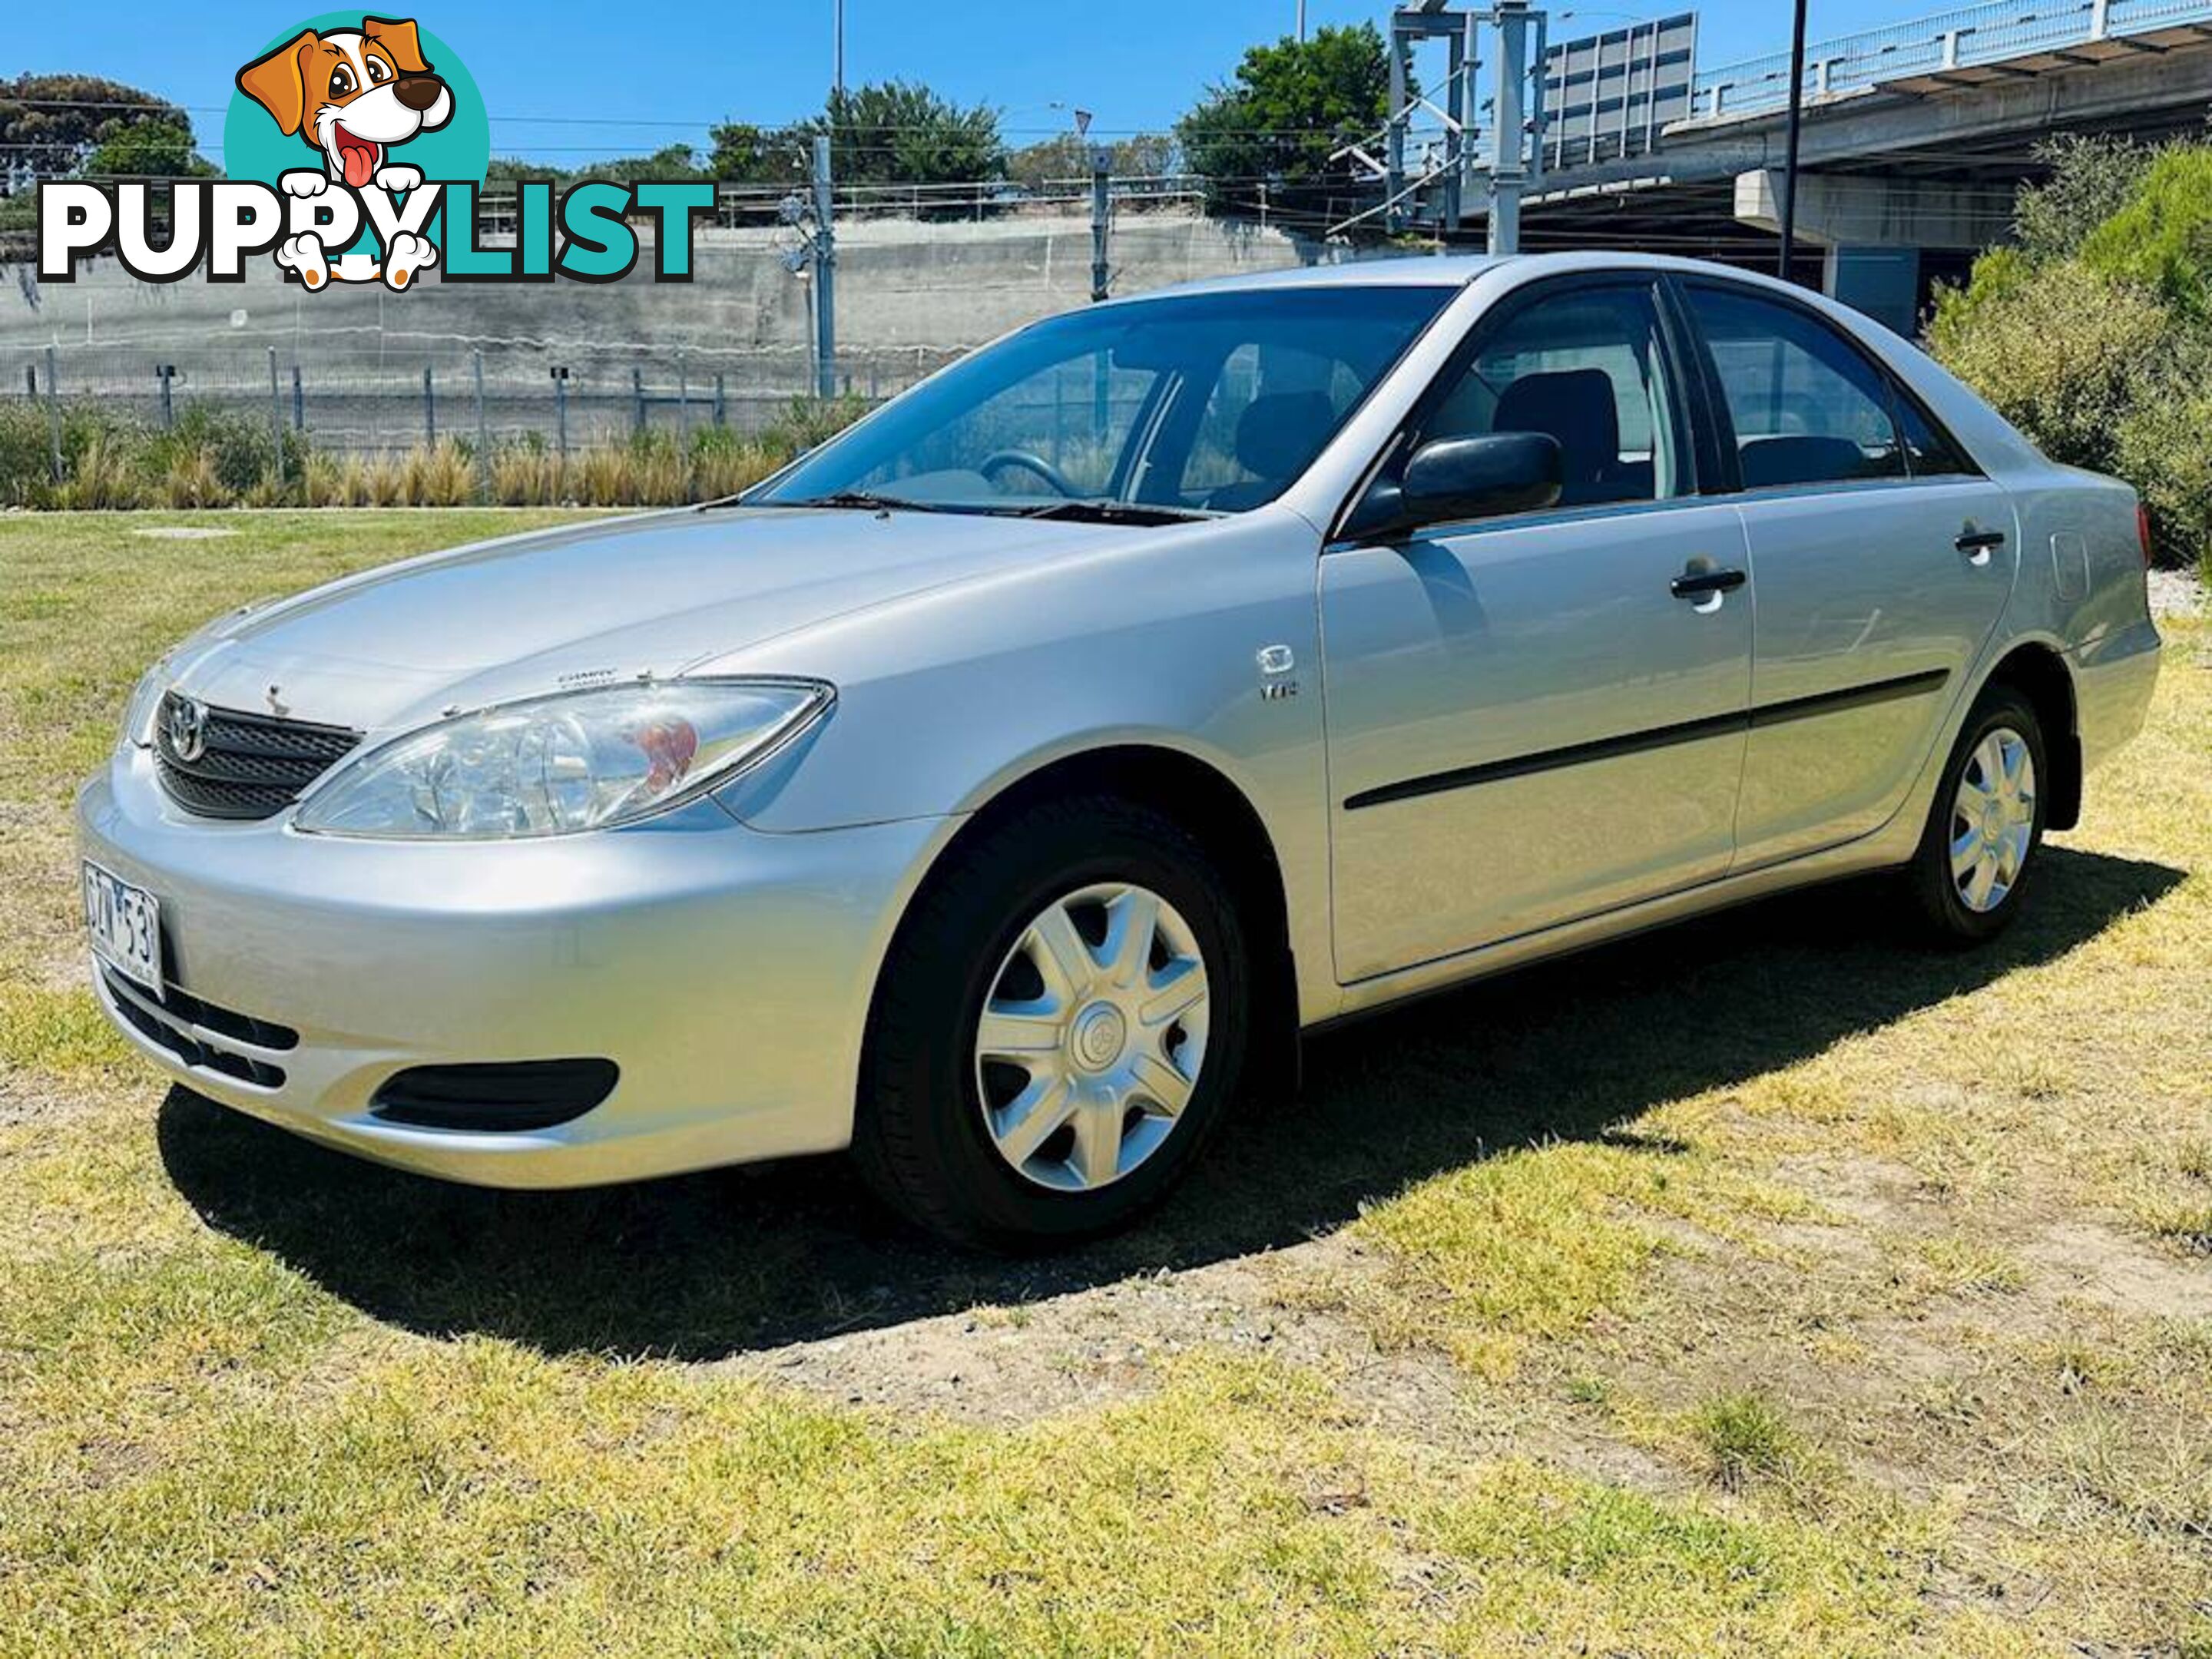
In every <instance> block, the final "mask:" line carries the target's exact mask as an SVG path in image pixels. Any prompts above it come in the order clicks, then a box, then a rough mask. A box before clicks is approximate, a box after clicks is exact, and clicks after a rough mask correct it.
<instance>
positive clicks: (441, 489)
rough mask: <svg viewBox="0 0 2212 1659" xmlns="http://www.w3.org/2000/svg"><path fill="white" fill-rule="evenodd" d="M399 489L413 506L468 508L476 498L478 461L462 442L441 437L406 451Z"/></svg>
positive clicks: (401, 468) (401, 466)
mask: <svg viewBox="0 0 2212 1659" xmlns="http://www.w3.org/2000/svg"><path fill="white" fill-rule="evenodd" d="M400 489H401V490H402V493H403V494H404V497H405V499H406V501H407V502H408V504H409V505H410V506H412V507H466V506H469V505H470V504H471V503H472V502H473V501H475V500H476V498H477V469H476V464H475V462H474V461H472V460H471V459H470V458H469V453H468V451H467V450H466V449H465V448H464V447H462V446H461V445H459V443H456V442H455V441H453V439H451V438H441V439H440V440H439V441H437V442H436V443H435V444H432V445H430V446H428V447H416V448H414V449H411V450H410V451H408V452H407V454H406V456H405V457H404V459H402V460H401V462H400Z"/></svg>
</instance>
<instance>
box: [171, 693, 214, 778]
mask: <svg viewBox="0 0 2212 1659" xmlns="http://www.w3.org/2000/svg"><path fill="white" fill-rule="evenodd" d="M164 720H165V723H166V725H167V728H168V734H169V750H170V752H171V753H172V754H173V755H175V756H176V757H177V758H178V759H179V760H180V761H182V762H184V763H185V765H187V766H189V765H191V763H193V762H194V761H196V760H197V759H198V758H199V757H201V756H202V755H204V754H205V753H206V752H207V705H206V704H205V703H204V702H199V701H198V700H197V698H193V697H172V698H170V699H169V712H168V714H167V715H166V716H165V717H164Z"/></svg>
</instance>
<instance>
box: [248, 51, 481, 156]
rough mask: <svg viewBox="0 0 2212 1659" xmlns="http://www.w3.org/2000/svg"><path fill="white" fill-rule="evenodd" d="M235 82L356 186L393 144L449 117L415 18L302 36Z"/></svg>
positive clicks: (448, 96) (446, 96) (447, 98)
mask: <svg viewBox="0 0 2212 1659" xmlns="http://www.w3.org/2000/svg"><path fill="white" fill-rule="evenodd" d="M238 85H239V89H240V91H241V92H243V93H245V94H246V96H247V97H249V98H251V99H252V100H253V101H254V102H255V103H257V104H258V105H260V106H262V108H264V109H265V110H267V111H268V112H270V114H271V115H273V116H275V117H276V125H277V126H278V127H279V128H281V129H282V130H283V131H284V132H285V133H287V134H290V133H297V134H299V135H300V137H301V139H302V140H303V141H305V142H306V143H307V144H308V145H309V146H310V147H311V148H312V149H315V150H316V151H317V152H319V154H320V155H323V156H324V157H325V161H326V165H327V168H328V171H329V173H330V176H331V178H333V179H343V180H344V181H345V182H346V183H347V184H349V185H352V186H353V187H354V188H355V189H356V190H359V189H361V188H362V187H363V186H364V185H367V184H368V182H369V181H370V180H371V179H374V178H375V177H376V173H377V169H378V168H380V167H382V166H384V164H385V158H386V155H388V154H389V152H390V151H391V149H392V146H393V145H395V144H404V143H406V142H407V141H408V140H409V139H410V138H412V137H414V136H415V135H416V133H418V132H422V131H426V130H433V129H435V128H438V127H442V126H444V125H446V123H447V122H448V121H450V120H452V119H453V92H452V91H451V89H450V88H447V85H446V83H445V82H443V81H441V80H440V79H439V78H438V77H437V76H435V75H433V74H431V73H430V65H429V64H427V63H425V62H424V61H423V58H422V45H421V43H420V41H419V40H417V39H416V31H415V25H414V23H413V22H412V21H408V20H405V19H398V18H389V17H364V18H362V20H361V27H359V28H358V29H332V30H331V32H330V33H327V34H318V33H315V31H314V30H313V29H303V30H301V33H300V35H299V38H298V39H296V40H292V41H290V42H289V43H288V44H287V45H284V46H279V47H277V48H276V51H274V52H270V54H269V55H268V56H267V57H265V58H255V59H254V60H253V62H252V63H250V64H247V65H246V67H245V68H244V69H242V70H239V72H238Z"/></svg>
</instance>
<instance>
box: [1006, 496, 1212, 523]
mask: <svg viewBox="0 0 2212 1659" xmlns="http://www.w3.org/2000/svg"><path fill="white" fill-rule="evenodd" d="M1218 516H1219V514H1218V513H1207V512H1205V511H1202V510H1201V509H1200V508H1198V507H1160V506H1157V505H1155V504H1154V503H1152V502H1149V501H1047V502H1046V503H1045V504H1044V505H1043V506H1042V507H1029V508H1026V509H1024V512H1023V513H1022V517H1024V519H1057V520H1066V521H1069V522H1073V523H1076V524H1188V523H1190V522H1191V521H1192V520H1196V519H1212V518H1217V517H1218Z"/></svg>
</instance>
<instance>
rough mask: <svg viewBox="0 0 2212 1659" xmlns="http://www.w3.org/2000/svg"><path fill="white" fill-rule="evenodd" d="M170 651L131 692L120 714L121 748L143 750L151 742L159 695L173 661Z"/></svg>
mask: <svg viewBox="0 0 2212 1659" xmlns="http://www.w3.org/2000/svg"><path fill="white" fill-rule="evenodd" d="M176 654H177V653H175V652H174V651H165V652H163V653H161V660H160V661H158V662H156V663H155V665H153V666H152V667H151V668H149V669H148V670H147V671H146V672H145V675H144V677H143V678H141V679H140V680H139V682H138V685H137V690H134V691H132V692H131V702H130V703H129V705H128V706H127V707H126V708H125V709H124V711H123V746H124V747H125V748H126V749H144V748H146V747H148V746H149V745H150V744H152V743H153V741H154V716H155V712H156V711H157V710H159V709H160V708H161V693H163V692H164V691H166V690H168V689H169V665H170V663H171V662H173V660H174V659H175V658H176Z"/></svg>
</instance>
